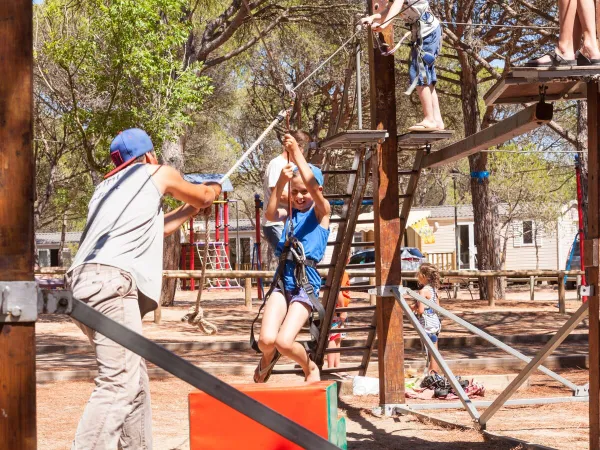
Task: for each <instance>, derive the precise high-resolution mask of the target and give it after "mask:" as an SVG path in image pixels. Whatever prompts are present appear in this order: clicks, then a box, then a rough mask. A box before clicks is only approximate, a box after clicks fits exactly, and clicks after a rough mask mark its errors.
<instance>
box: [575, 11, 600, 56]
mask: <svg viewBox="0 0 600 450" xmlns="http://www.w3.org/2000/svg"><path fill="white" fill-rule="evenodd" d="M577 16H578V18H579V23H580V24H581V32H582V34H583V45H582V47H581V53H583V54H584V55H585V56H587V57H588V58H592V59H600V50H598V42H597V41H596V13H595V9H594V0H578V1H577ZM578 45H579V41H576V42H575V46H578Z"/></svg>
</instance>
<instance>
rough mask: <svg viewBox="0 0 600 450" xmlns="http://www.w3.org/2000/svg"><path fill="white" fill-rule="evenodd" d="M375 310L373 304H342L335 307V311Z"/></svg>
mask: <svg viewBox="0 0 600 450" xmlns="http://www.w3.org/2000/svg"><path fill="white" fill-rule="evenodd" d="M373 310H375V305H365V306H344V307H343V308H342V307H339V308H336V309H335V311H336V312H355V311H373Z"/></svg>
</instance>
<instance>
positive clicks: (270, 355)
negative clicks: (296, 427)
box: [254, 134, 331, 383]
mask: <svg viewBox="0 0 600 450" xmlns="http://www.w3.org/2000/svg"><path fill="white" fill-rule="evenodd" d="M283 146H284V148H285V150H286V151H287V152H288V154H289V156H290V162H291V163H294V164H295V165H296V166H297V167H296V168H293V166H292V164H287V165H286V166H285V167H284V168H283V170H282V171H281V175H280V177H279V181H278V182H277V185H276V187H275V191H274V192H273V195H272V196H271V198H270V199H269V204H268V206H267V211H266V213H265V216H266V218H267V219H268V220H271V221H280V222H285V226H284V232H283V235H282V237H281V239H280V241H279V244H278V245H277V249H276V252H275V254H276V255H277V256H279V258H280V261H279V267H278V270H277V274H276V276H275V278H274V280H273V285H274V286H273V287H272V289H271V291H270V295H267V300H266V305H265V312H264V315H263V318H262V325H261V329H260V337H259V340H258V348H259V349H260V351H261V352H262V357H261V359H260V361H259V363H258V367H257V368H256V371H255V373H254V381H255V382H256V383H264V382H266V381H267V380H268V379H269V377H270V375H271V371H272V369H273V367H274V365H275V363H276V362H277V360H278V359H279V358H280V357H281V355H284V356H287V357H288V358H290V359H292V360H293V361H294V362H296V363H298V364H299V365H300V366H301V367H302V370H303V371H304V375H305V381H307V382H313V381H319V380H320V375H319V368H318V367H317V365H316V364H315V363H314V362H313V361H312V360H311V359H310V357H309V353H308V352H307V350H306V348H305V347H304V346H303V345H302V344H300V343H298V342H296V338H297V336H298V333H299V332H300V330H301V328H302V326H303V325H304V324H305V323H306V321H307V320H308V319H309V318H312V315H313V312H316V311H319V315H321V313H320V311H322V310H323V308H322V306H321V304H320V303H319V288H320V286H321V277H320V276H319V273H318V272H317V269H316V265H317V264H318V263H319V261H321V259H322V258H323V255H324V254H325V249H326V247H327V238H328V237H329V215H330V212H331V207H330V205H329V202H328V201H327V200H326V199H325V197H324V196H323V187H322V186H323V174H322V172H321V170H320V169H319V168H317V167H315V166H313V165H312V164H308V163H307V162H306V159H304V155H303V154H302V150H301V149H300V148H299V147H298V143H297V142H296V140H295V139H294V138H293V137H292V136H291V135H289V134H286V135H285V137H284V139H283ZM288 183H290V185H291V188H290V189H289V193H290V196H291V200H292V208H291V211H288V210H286V209H284V208H280V207H279V205H278V199H279V198H281V194H282V193H283V191H284V188H285V186H286V185H287V184H288ZM290 213H291V214H290ZM299 278H300V279H299ZM259 314H260V312H259ZM310 323H311V334H313V338H314V337H315V333H313V332H312V330H314V329H315V328H314V327H315V326H314V324H313V323H312V320H311V321H310Z"/></svg>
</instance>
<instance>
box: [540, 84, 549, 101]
mask: <svg viewBox="0 0 600 450" xmlns="http://www.w3.org/2000/svg"><path fill="white" fill-rule="evenodd" d="M547 90H548V85H546V84H540V86H539V92H540V103H546V91H547Z"/></svg>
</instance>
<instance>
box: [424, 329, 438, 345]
mask: <svg viewBox="0 0 600 450" xmlns="http://www.w3.org/2000/svg"><path fill="white" fill-rule="evenodd" d="M439 334H440V332H439V331H438V332H437V333H427V336H429V339H431V342H433V343H434V344H435V343H436V342H437V341H438V335H439Z"/></svg>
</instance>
